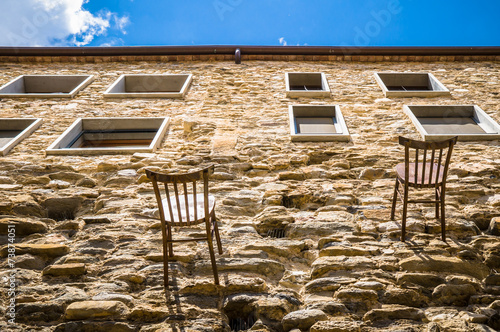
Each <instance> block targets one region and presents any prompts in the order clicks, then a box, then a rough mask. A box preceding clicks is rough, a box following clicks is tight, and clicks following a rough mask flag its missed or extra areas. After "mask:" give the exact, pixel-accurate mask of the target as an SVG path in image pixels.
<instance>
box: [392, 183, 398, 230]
mask: <svg viewBox="0 0 500 332" xmlns="http://www.w3.org/2000/svg"><path fill="white" fill-rule="evenodd" d="M398 186H399V181H398V179H397V178H396V184H395V185H394V194H393V196H392V209H391V220H394V213H395V212H396V201H397V199H398Z"/></svg>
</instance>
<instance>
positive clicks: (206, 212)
mask: <svg viewBox="0 0 500 332" xmlns="http://www.w3.org/2000/svg"><path fill="white" fill-rule="evenodd" d="M213 170H214V166H213V165H211V166H209V167H206V168H203V169H201V170H199V171H195V172H191V173H183V174H164V173H157V172H154V171H152V170H149V169H146V175H147V177H148V178H149V179H150V180H151V182H152V183H153V188H154V192H155V196H156V200H157V203H158V209H159V212H160V220H161V231H162V238H163V269H164V272H165V274H164V284H165V288H166V289H168V261H169V258H172V257H173V256H174V251H173V246H172V243H174V242H187V241H207V243H208V250H209V253H210V260H211V262H212V270H213V273H214V279H215V284H216V285H218V284H219V275H218V273H217V265H216V263H215V254H214V247H213V243H212V240H213V236H214V233H215V239H216V241H217V248H218V249H219V254H222V244H221V241H220V236H219V229H218V227H217V222H216V220H215V199H214V197H213V196H212V195H209V193H208V178H209V176H210V174H212V173H213ZM161 183H163V185H164V190H161V189H160V184H161ZM198 186H201V187H202V188H200V189H201V190H198V189H197V187H198ZM163 197H164V198H163ZM202 223H205V228H206V233H207V234H206V236H204V237H195V238H182V239H173V237H172V230H173V228H174V227H188V226H193V225H199V224H202Z"/></svg>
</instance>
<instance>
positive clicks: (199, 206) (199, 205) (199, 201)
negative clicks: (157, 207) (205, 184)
mask: <svg viewBox="0 0 500 332" xmlns="http://www.w3.org/2000/svg"><path fill="white" fill-rule="evenodd" d="M188 203H189V206H188V209H189V221H190V222H191V223H193V222H201V221H203V219H204V218H205V207H204V202H203V194H197V195H196V210H197V217H198V219H197V220H194V200H193V195H188ZM162 204H163V211H165V221H167V222H171V223H179V212H178V209H177V202H176V200H175V196H174V197H171V198H170V204H172V213H173V215H174V220H170V213H169V212H168V211H169V209H168V201H167V199H166V198H165V199H163V200H162ZM179 205H180V208H181V215H182V222H183V223H186V222H187V218H186V215H187V214H186V203H185V200H184V196H183V195H179ZM214 206H215V198H214V196H212V195H208V213H209V214H211V213H212V211H213V209H214Z"/></svg>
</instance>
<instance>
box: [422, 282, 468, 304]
mask: <svg viewBox="0 0 500 332" xmlns="http://www.w3.org/2000/svg"><path fill="white" fill-rule="evenodd" d="M474 294H476V289H475V288H474V286H472V285H439V286H437V287H436V288H435V289H434V291H433V292H432V298H433V300H434V301H435V302H436V303H438V304H440V305H454V306H458V307H462V306H466V305H467V304H468V303H469V298H470V297H471V296H472V295H474Z"/></svg>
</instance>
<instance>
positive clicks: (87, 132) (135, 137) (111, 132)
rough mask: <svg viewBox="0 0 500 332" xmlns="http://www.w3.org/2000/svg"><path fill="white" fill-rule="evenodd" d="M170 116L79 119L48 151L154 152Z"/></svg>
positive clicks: (66, 152)
mask: <svg viewBox="0 0 500 332" xmlns="http://www.w3.org/2000/svg"><path fill="white" fill-rule="evenodd" d="M169 121H170V118H168V117H167V118H85V119H77V120H76V121H75V122H73V124H72V125H71V126H70V127H69V128H68V129H67V130H66V131H65V132H64V133H63V134H62V135H61V136H59V138H58V139H57V140H56V141H55V142H54V143H53V144H52V145H51V146H50V147H49V148H48V149H47V150H46V152H47V154H117V153H135V152H154V151H156V149H157V148H158V147H159V146H160V144H161V141H162V139H163V136H164V135H165V132H166V130H167V127H168V124H169Z"/></svg>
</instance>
